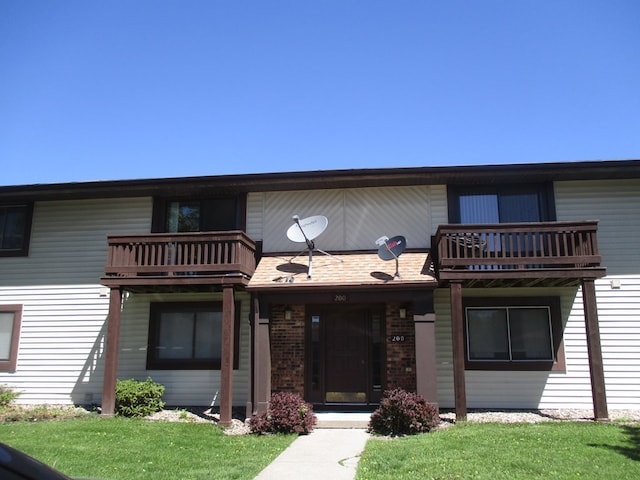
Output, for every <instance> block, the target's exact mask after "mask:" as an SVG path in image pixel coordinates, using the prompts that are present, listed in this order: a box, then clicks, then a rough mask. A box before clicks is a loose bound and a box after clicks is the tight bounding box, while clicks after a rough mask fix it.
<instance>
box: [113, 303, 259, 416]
mask: <svg viewBox="0 0 640 480" xmlns="http://www.w3.org/2000/svg"><path fill="white" fill-rule="evenodd" d="M235 297H236V301H240V302H241V311H240V353H239V354H240V358H239V359H238V361H239V362H238V370H234V372H233V403H234V405H245V404H246V401H247V398H248V386H249V380H248V375H249V361H250V360H249V359H250V338H251V332H250V328H249V296H248V295H247V294H244V293H236V294H235ZM187 301H194V302H202V301H222V294H216V293H209V294H173V295H160V294H155V295H151V294H144V295H143V294H138V295H131V296H130V297H129V298H128V299H127V300H125V302H124V307H123V310H122V321H121V332H120V353H119V357H118V378H120V379H126V378H135V379H138V380H144V379H146V378H147V377H148V376H150V377H151V378H153V380H155V381H156V382H159V383H161V384H163V385H164V386H165V387H166V390H165V394H164V397H163V399H164V401H165V402H166V403H167V404H168V405H171V406H202V405H210V404H211V402H212V401H213V398H214V396H215V395H216V392H219V390H220V370H147V368H146V364H147V336H148V333H149V306H150V303H151V302H187ZM219 402H220V396H219V395H218V399H217V401H216V406H220V403H219Z"/></svg>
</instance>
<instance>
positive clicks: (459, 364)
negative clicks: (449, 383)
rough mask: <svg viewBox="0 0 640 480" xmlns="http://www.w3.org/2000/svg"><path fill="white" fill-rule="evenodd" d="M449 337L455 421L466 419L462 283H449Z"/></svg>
mask: <svg viewBox="0 0 640 480" xmlns="http://www.w3.org/2000/svg"><path fill="white" fill-rule="evenodd" d="M449 288H450V294H451V337H452V346H453V390H454V396H455V407H456V421H464V420H466V419H467V393H466V389H465V377H464V328H463V321H464V315H463V311H462V283H461V282H451V284H450V287H449Z"/></svg>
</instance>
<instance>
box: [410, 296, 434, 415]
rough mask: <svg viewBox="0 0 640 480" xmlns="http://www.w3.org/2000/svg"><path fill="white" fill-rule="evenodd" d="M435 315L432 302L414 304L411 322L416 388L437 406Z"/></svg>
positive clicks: (419, 393)
mask: <svg viewBox="0 0 640 480" xmlns="http://www.w3.org/2000/svg"><path fill="white" fill-rule="evenodd" d="M435 321H436V315H435V313H433V301H429V302H415V303H414V305H413V322H414V325H415V331H416V387H417V392H416V393H418V395H422V396H423V397H424V398H425V399H426V400H427V401H428V402H429V403H432V404H434V405H436V407H437V406H438V383H437V371H436V335H435V333H436V332H435Z"/></svg>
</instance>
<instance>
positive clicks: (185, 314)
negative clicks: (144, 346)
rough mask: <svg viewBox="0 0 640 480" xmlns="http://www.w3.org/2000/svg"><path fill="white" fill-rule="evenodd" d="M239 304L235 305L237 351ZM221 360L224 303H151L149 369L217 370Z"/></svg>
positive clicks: (236, 341) (235, 345) (235, 343)
mask: <svg viewBox="0 0 640 480" xmlns="http://www.w3.org/2000/svg"><path fill="white" fill-rule="evenodd" d="M239 310H240V305H236V306H235V311H236V315H235V320H236V321H235V322H234V323H235V325H234V332H235V334H234V350H235V353H236V354H235V355H234V358H235V359H236V360H235V362H236V366H235V367H234V368H237V357H238V355H237V345H238V330H239V328H238V327H239V322H238V321H237V320H238V319H239ZM221 358H222V303H221V302H191V303H169V302H162V303H152V304H151V315H150V321H149V345H148V351H147V368H148V369H170V370H180V369H189V370H199V369H200V370H201V369H207V370H217V369H220V364H221Z"/></svg>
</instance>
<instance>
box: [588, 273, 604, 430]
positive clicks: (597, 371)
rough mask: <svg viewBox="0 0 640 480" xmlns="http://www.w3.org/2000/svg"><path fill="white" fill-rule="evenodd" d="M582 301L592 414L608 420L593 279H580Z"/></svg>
mask: <svg viewBox="0 0 640 480" xmlns="http://www.w3.org/2000/svg"><path fill="white" fill-rule="evenodd" d="M582 303H583V306H584V320H585V327H586V332H587V352H588V355H589V373H590V375H591V395H592V398H593V416H594V418H595V420H596V421H608V419H609V413H608V411H607V393H606V389H605V383H604V367H603V362H602V347H601V344H600V327H599V326H598V307H597V302H596V289H595V282H594V280H593V279H583V280H582Z"/></svg>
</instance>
